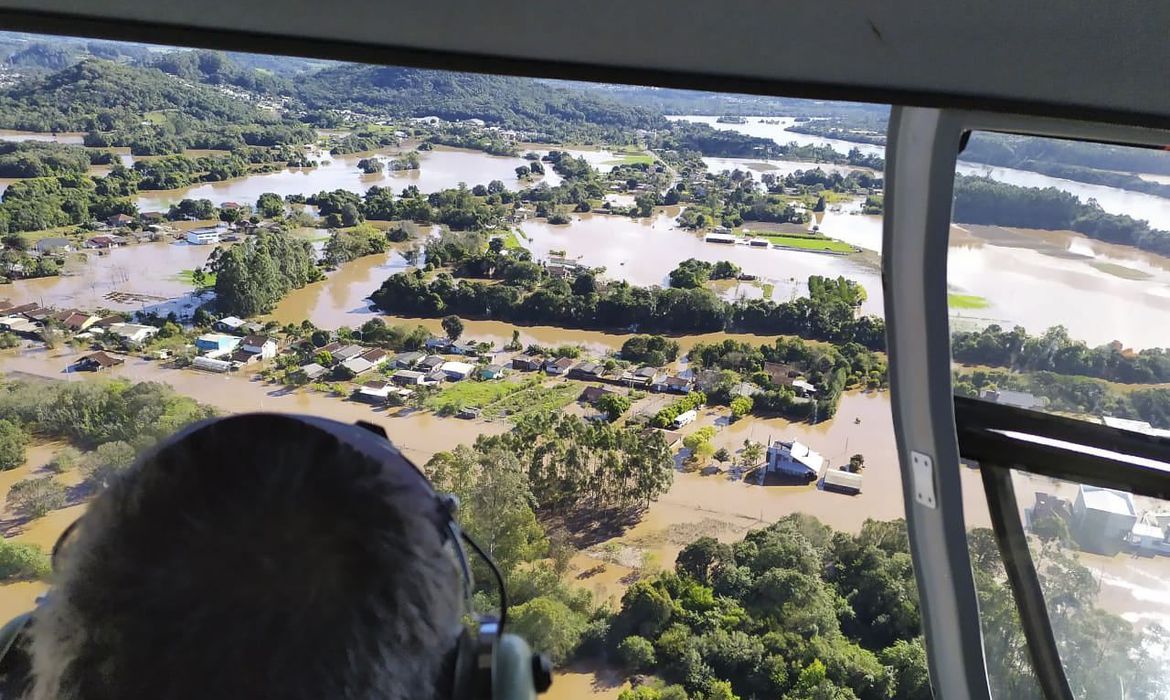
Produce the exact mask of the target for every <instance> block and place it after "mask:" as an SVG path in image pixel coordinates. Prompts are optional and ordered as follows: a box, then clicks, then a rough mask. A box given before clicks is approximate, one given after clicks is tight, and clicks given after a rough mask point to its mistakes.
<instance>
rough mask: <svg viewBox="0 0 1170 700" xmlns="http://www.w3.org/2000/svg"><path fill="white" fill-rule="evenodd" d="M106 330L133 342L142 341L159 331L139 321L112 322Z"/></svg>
mask: <svg viewBox="0 0 1170 700" xmlns="http://www.w3.org/2000/svg"><path fill="white" fill-rule="evenodd" d="M106 332H107V333H112V334H113V335H116V336H118V337H119V338H121V339H123V340H125V341H128V342H131V343H142V342H146V340H147V339H148V338H150V337H152V336H154V335H155V334H156V333H158V329H157V328H155V327H154V326H144V325H141V324H138V323H111V324H110V326H109V327H108V328H107V329H106Z"/></svg>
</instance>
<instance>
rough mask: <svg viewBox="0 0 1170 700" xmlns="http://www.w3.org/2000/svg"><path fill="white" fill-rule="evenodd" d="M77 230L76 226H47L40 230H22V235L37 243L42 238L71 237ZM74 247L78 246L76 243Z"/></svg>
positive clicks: (27, 239)
mask: <svg viewBox="0 0 1170 700" xmlns="http://www.w3.org/2000/svg"><path fill="white" fill-rule="evenodd" d="M76 231H77V227H76V226H72V225H70V226H58V227H56V228H46V229H42V230H40V231H21V232H20V237H21V238H23V239H25V240H26V241H28V242H29V243H30V244H32V243H36V242H37V241H39V240H41V239H42V238H69V237H70V235H71V234H73V233H75V232H76ZM74 247H77V246H76V244H75V245H74Z"/></svg>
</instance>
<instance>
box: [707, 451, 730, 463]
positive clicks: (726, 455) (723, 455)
mask: <svg viewBox="0 0 1170 700" xmlns="http://www.w3.org/2000/svg"><path fill="white" fill-rule="evenodd" d="M711 456H712V457H713V458H714V459H715V461H716V462H719V464H720V465H722V464H724V463H726V462H730V461H731V453H730V452H728V451H727V448H726V447H720V448H719V449H718V450H715V454H713V455H711Z"/></svg>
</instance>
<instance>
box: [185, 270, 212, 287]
mask: <svg viewBox="0 0 1170 700" xmlns="http://www.w3.org/2000/svg"><path fill="white" fill-rule="evenodd" d="M175 279H177V280H179V281H180V282H186V283H187V284H189V285H191V286H192V287H194V286H195V271H194V270H179V274H177V275H175ZM203 286H205V287H214V286H215V273H214V272H206V273H204V274H203Z"/></svg>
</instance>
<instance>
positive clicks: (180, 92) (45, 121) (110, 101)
mask: <svg viewBox="0 0 1170 700" xmlns="http://www.w3.org/2000/svg"><path fill="white" fill-rule="evenodd" d="M168 110H170V111H176V112H179V113H181V114H182V115H185V116H186V117H187V118H188V119H189V120H197V121H206V122H230V123H241V124H242V123H255V122H267V121H272V118H271V117H270V116H268V115H265V114H263V113H261V112H260V111H259V110H257V109H256V108H255V107H253V106H251V105H250V104H248V103H245V102H241V101H239V100H236V99H232V98H230V97H228V96H226V95H223V94H221V93H219V92H217V91H216V90H214V89H213V88H210V87H207V86H204V85H197V84H194V83H193V82H188V81H184V80H179V79H178V78H176V77H174V76H171V75H167V74H166V73H163V72H162V71H159V70H156V69H154V68H144V67H139V66H129V65H122V64H118V63H113V62H110V61H103V60H98V59H92V58H91V59H86V60H84V61H82V62H80V63H77V64H75V65H72V66H69V67H68V68H65V69H63V70H60V71H57V72H55V73H52V74H50V75H45V76H35V77H28V78H25V79H24V80H21V81H20V82H19V83H17V84H16V85H14V86H12V87H10V88H7V89H5V90H3V91H0V128H6V129H28V130H32V131H88V130H99V131H110V130H114V129H126V128H132V127H134V126H136V125H138V124H139V123H140V122H141V121H142V120H143V119H144V118H145V117H146V116H147V115H148V114H150V113H166V112H167V111H168Z"/></svg>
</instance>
